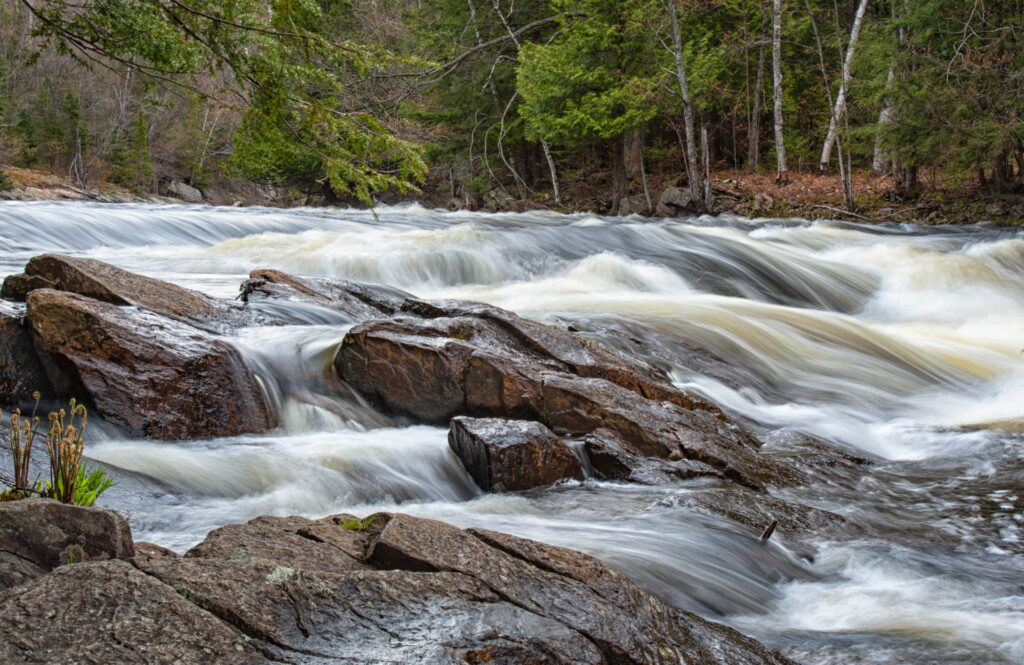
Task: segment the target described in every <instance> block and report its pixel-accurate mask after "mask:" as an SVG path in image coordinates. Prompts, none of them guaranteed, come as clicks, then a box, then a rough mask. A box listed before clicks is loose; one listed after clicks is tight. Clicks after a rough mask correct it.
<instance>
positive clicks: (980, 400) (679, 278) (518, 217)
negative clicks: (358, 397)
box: [0, 203, 1024, 665]
mask: <svg viewBox="0 0 1024 665" xmlns="http://www.w3.org/2000/svg"><path fill="white" fill-rule="evenodd" d="M0 243H2V250H0V276H3V275H6V274H9V273H14V272H20V271H21V269H22V268H23V266H24V264H25V262H26V261H27V260H28V259H29V258H30V257H32V256H34V255H36V254H39V253H43V252H60V253H68V254H74V255H79V256H88V257H93V258H97V259H101V260H104V261H108V262H111V263H114V264H116V265H118V266H121V267H123V268H126V269H128V270H131V271H135V272H139V273H142V274H146V275H150V276H153V277H158V278H161V279H165V280H168V281H171V282H174V283H177V284H180V285H182V286H185V287H188V288H193V289H197V290H200V291H203V292H205V293H208V294H210V295H213V296H217V297H225V298H233V297H235V296H236V295H237V293H238V287H239V284H240V283H241V282H242V281H243V280H244V279H245V277H246V275H247V273H248V272H249V271H250V270H251V269H254V268H262V267H269V268H277V269H280V270H283V271H286V272H291V273H295V274H300V275H310V276H329V277H339V278H345V279H350V280H354V281H362V282H369V283H374V284H384V285H388V286H392V287H397V288H401V289H404V290H407V291H410V292H412V293H414V294H415V295H417V296H420V297H424V298H460V299H470V300H479V301H484V302H487V303H491V304H494V305H498V306H501V307H505V308H507V309H510V310H513V311H515V312H517V313H519V314H521V315H523V316H527V317H530V318H534V319H538V320H540V321H544V322H549V323H554V324H557V325H560V326H565V325H568V324H571V325H572V326H574V328H575V329H578V330H579V331H580V333H581V334H584V335H586V336H588V337H591V338H593V339H596V340H598V341H600V342H602V343H604V344H606V345H607V346H609V347H612V348H616V349H619V350H621V351H626V352H629V353H632V354H634V355H637V356H640V357H642V358H644V359H646V360H648V361H650V362H651V363H653V364H655V365H657V366H659V367H661V368H663V369H665V370H666V371H667V372H668V373H669V375H670V376H671V377H672V379H673V381H674V382H675V383H676V384H677V385H678V386H679V387H681V388H685V389H688V390H691V391H694V392H696V393H699V394H702V395H704V396H707V397H708V398H710V399H711V400H713V401H715V402H716V403H718V404H719V405H721V406H722V408H723V409H724V410H725V411H726V412H728V413H729V414H731V415H733V416H735V417H737V418H741V419H743V420H744V422H748V423H749V424H750V426H751V428H752V429H753V430H754V431H755V432H756V433H757V434H758V435H759V436H760V437H761V438H762V439H763V440H764V441H765V442H766V447H765V450H766V451H767V453H768V454H770V455H772V456H773V457H774V458H776V459H779V460H781V461H783V462H786V463H793V464H797V465H799V464H800V460H801V457H802V456H803V455H805V454H806V452H807V449H806V446H805V445H803V444H802V443H801V442H802V441H806V440H807V438H808V437H812V438H813V439H816V440H819V441H824V442H826V443H827V444H828V445H830V446H834V447H836V448H839V449H842V450H843V451H846V452H848V453H850V454H853V455H858V456H861V457H864V458H867V459H868V460H870V464H867V465H861V466H859V467H858V468H857V469H856V470H855V471H850V470H837V471H834V472H831V473H822V474H819V480H817V481H816V482H814V483H812V484H810V485H808V486H804V487H800V488H796V489H787V490H786V491H785V492H784V493H781V495H782V496H784V497H785V498H789V499H793V500H797V501H801V502H804V503H807V504H809V505H812V506H815V507H818V508H822V509H826V510H830V511H833V512H835V513H838V514H840V515H842V516H843V517H845V518H846V519H847V520H848V522H849V523H850V524H851V530H850V533H849V534H846V535H845V536H843V537H836V536H835V535H833V536H831V537H826V536H822V537H820V538H816V539H815V540H814V542H813V545H814V547H815V548H816V550H817V555H816V556H815V558H814V560H813V562H810V561H806V560H804V559H802V558H800V557H798V556H796V555H795V554H794V553H792V552H789V551H787V550H786V549H785V548H784V547H783V546H781V545H779V544H777V543H774V542H772V541H769V543H768V545H762V544H760V543H758V541H757V537H756V535H757V534H752V533H751V532H750V531H749V530H748V529H746V528H745V527H741V526H739V525H737V524H735V523H732V522H729V521H727V520H725V519H723V518H720V517H714V516H711V515H708V514H704V513H699V512H695V511H692V510H687V509H684V508H680V507H679V506H678V505H675V503H676V502H674V501H673V498H674V497H675V498H678V497H679V496H681V495H684V494H685V493H686V492H687V491H691V490H692V489H693V488H694V487H695V486H699V482H698V481H689V482H682V481H680V482H679V483H678V484H676V485H671V486H660V487H647V486H637V485H627V484H617V483H602V482H595V481H585V482H582V483H569V484H565V485H561V486H558V487H555V488H551V489H547V490H544V491H534V492H528V493H523V494H491V495H486V494H483V493H482V492H481V491H480V490H479V489H478V488H477V487H476V486H475V485H474V484H473V482H472V480H471V479H470V478H469V477H468V475H467V474H466V473H465V471H464V470H463V469H462V467H461V465H460V463H459V462H458V460H457V459H456V458H455V457H454V455H453V454H452V453H451V452H450V451H449V449H448V446H447V442H446V431H445V430H444V429H440V428H435V427H426V426H419V425H405V426H401V427H398V428H393V427H392V428H379V427H374V422H373V419H372V418H369V419H368V418H366V417H365V415H360V414H359V413H358V412H354V413H353V415H352V417H351V418H346V417H344V416H339V415H337V412H338V410H337V409H326V408H324V406H323V404H324V402H323V400H324V399H328V397H327V396H326V392H327V391H326V390H325V389H324V386H325V382H326V381H329V378H327V377H326V373H327V372H328V371H329V369H328V368H329V366H330V361H331V358H332V356H333V352H334V350H335V349H336V348H337V347H338V345H339V344H340V342H341V340H342V338H343V336H344V334H345V332H346V330H347V329H348V328H349V327H350V326H351V325H352V323H353V322H351V321H348V320H346V319H344V318H343V317H341V316H340V315H338V314H336V313H332V312H329V311H326V310H320V309H318V308H315V307H311V306H309V305H300V304H295V305H294V312H292V314H293V316H294V318H295V320H296V325H291V326H281V327H273V328H261V329H247V330H243V331H242V332H240V333H239V334H237V335H236V336H233V337H232V338H231V339H230V340H229V341H230V342H231V343H233V344H235V345H236V346H237V347H238V348H239V349H240V351H241V352H242V354H243V357H244V358H245V359H246V361H247V362H248V363H249V364H250V365H251V366H252V367H253V368H254V370H255V371H256V372H257V374H258V375H259V377H260V379H261V381H262V382H263V384H264V385H265V387H266V390H267V394H268V398H269V399H270V400H271V402H272V403H273V405H274V407H275V408H276V409H277V410H278V413H279V416H280V420H281V426H280V428H279V429H277V430H276V431H274V432H272V433H270V434H268V435H263V436H244V437H235V438H230V439H217V440H210V441H199V442H190V443H182V444H168V443H157V442H151V441H145V440H128V439H125V438H124V437H122V436H119V435H118V434H117V433H116V432H115V431H113V430H112V429H111V428H110V427H105V426H104V425H103V424H102V423H96V424H95V425H94V424H93V423H92V422H90V430H89V432H90V437H89V438H88V439H87V448H86V452H87V455H88V456H89V457H90V458H92V459H93V460H95V461H97V462H100V463H102V464H105V465H107V466H108V467H110V468H111V469H113V471H114V473H115V474H116V475H117V477H118V478H119V480H120V483H119V485H118V486H117V487H115V488H114V489H112V490H111V491H110V492H109V493H108V494H107V495H105V496H104V498H103V500H102V501H101V504H102V505H105V506H108V507H112V508H116V509H119V510H122V511H123V512H124V513H125V514H126V516H127V517H128V518H129V521H130V522H131V524H132V527H133V530H134V533H135V537H136V539H138V540H148V541H152V542H156V543H159V544H161V545H165V546H168V547H171V548H172V549H175V550H177V551H184V550H185V549H187V548H188V547H190V546H192V545H194V544H195V543H197V542H198V541H200V540H201V539H202V538H203V536H204V535H205V533H206V532H207V531H209V530H210V529H213V528H215V527H218V526H221V525H224V524H228V523H232V522H239V521H244V520H248V519H250V518H252V517H255V516H258V515H262V514H277V515H291V514H299V515H306V516H311V517H319V516H323V515H327V514H332V513H339V512H351V513H355V514H358V515H365V514H369V513H371V512H374V511H377V510H395V511H402V512H407V513H411V514H415V515H421V516H426V517H432V518H437V519H442V520H446V521H449V522H452V523H455V524H457V525H460V526H470V525H480V526H486V527H488V528H491V529H496V530H501V531H507V532H510V533H515V534H518V535H522V536H526V537H531V538H535V539H538V540H542V541H545V542H549V543H554V544H559V545H565V546H569V547H573V548H576V549H579V550H583V551H586V552H589V553H592V554H594V555H596V556H598V557H600V558H602V559H604V560H605V561H607V562H609V563H611V564H612V565H614V566H616V567H617V568H618V569H619V570H621V571H622V572H624V573H626V574H627V575H629V576H630V577H631V578H633V579H634V580H635V581H637V582H638V583H639V584H641V585H642V586H643V587H644V588H646V589H647V590H649V591H652V592H655V593H657V594H660V595H661V596H663V597H665V598H667V599H668V600H669V601H671V602H673V603H675V604H677V605H679V606H682V607H685V608H687V609H690V610H693V611H696V612H699V613H701V614H703V615H705V616H708V617H710V618H713V619H715V620H718V621H722V622H724V623H727V624H729V625H732V626H734V627H736V628H738V629H739V630H741V631H742V632H745V633H747V634H750V635H752V636H754V637H756V638H757V639H759V640H761V641H763V642H765V643H767V644H768V645H770V646H772V647H774V648H778V649H781V650H782V651H783V652H784V653H786V654H787V655H789V656H790V657H792V658H794V659H795V660H798V661H800V662H803V663H807V664H809V665H810V664H822V665H824V664H826V663H835V664H844V665H846V664H850V663H931V662H942V663H1019V662H1024V540H1022V538H1024V533H1022V530H1024V445H1022V443H1024V441H1022V439H1024V436H1022V432H1024V235H1022V234H1021V232H1019V231H1017V230H1007V229H997V228H987V227H984V226H980V225H979V226H966V227H934V228H928V227H918V226H908V225H901V226H867V225H859V224H851V223H845V222H834V221H818V222H814V223H811V222H807V221H804V220H779V219H771V220H748V219H743V218H733V217H728V216H721V217H718V218H711V217H705V218H699V219H686V220H648V219H642V218H639V217H630V218H621V219H611V218H601V217H596V216H592V215H584V214H578V215H560V214H555V213H548V212H532V213H526V214H481V213H471V212H457V213H443V212H438V211H431V210H426V209H423V208H421V207H418V206H403V207H384V208H379V209H378V210H377V211H376V217H375V216H374V215H373V214H372V213H370V212H367V211H356V210H333V209H297V210H286V211H282V210H272V209H240V208H208V207H189V206H143V205H124V204H122V205H99V204H81V203H4V204H2V205H0ZM695 349H698V350H701V351H703V352H710V354H713V356H715V357H717V358H718V359H720V360H721V361H722V362H721V363H718V364H716V363H710V364H709V363H707V362H701V363H695V362H692V359H693V358H696V357H701V358H705V357H706V354H696V353H695V352H694V350H695ZM688 361H690V362H688Z"/></svg>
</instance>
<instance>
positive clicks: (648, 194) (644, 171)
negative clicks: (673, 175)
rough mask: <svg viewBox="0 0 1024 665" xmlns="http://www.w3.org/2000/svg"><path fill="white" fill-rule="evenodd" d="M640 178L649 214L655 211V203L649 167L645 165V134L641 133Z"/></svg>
mask: <svg viewBox="0 0 1024 665" xmlns="http://www.w3.org/2000/svg"><path fill="white" fill-rule="evenodd" d="M640 178H641V179H642V180H643V183H644V199H645V200H646V201H647V211H646V212H647V214H648V215H649V214H651V213H652V212H654V204H653V203H651V190H650V188H648V187H647V169H646V168H645V167H644V143H643V134H642V133H641V134H640Z"/></svg>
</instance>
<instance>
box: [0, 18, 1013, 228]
mask: <svg viewBox="0 0 1024 665" xmlns="http://www.w3.org/2000/svg"><path fill="white" fill-rule="evenodd" d="M1022 31H1024V1H1021V0H1015V1H1002V2H982V1H980V0H890V1H883V0H875V1H874V2H871V1H870V0H831V1H829V0H724V1H707V0H683V1H678V0H616V1H612V0H393V1H384V0H239V1H237V2H231V3H221V2H216V1H214V0H103V1H98V2H78V3H76V2H65V1H64V0H3V6H2V9H0V164H4V165H7V166H13V167H24V168H33V169H40V170H43V171H49V172H52V173H57V174H62V175H66V176H67V177H69V178H71V179H72V180H74V181H75V182H78V183H80V184H81V185H83V186H85V185H90V184H91V183H95V182H100V181H106V182H112V183H116V184H119V185H121V186H123V187H126V188H129V189H131V190H133V191H135V192H139V193H145V192H158V191H161V189H162V188H165V187H166V185H167V183H168V182H171V181H174V180H178V181H183V182H185V183H187V184H188V185H190V186H193V187H196V188H198V189H203V190H205V189H207V188H216V187H218V186H221V184H222V183H225V182H229V181H238V180H245V181H251V182H254V183H258V184H261V185H267V186H274V187H277V188H283V189H286V190H289V191H292V192H296V193H299V194H301V195H303V196H305V197H307V198H306V199H304V200H317V201H324V202H327V203H335V202H349V203H362V204H372V203H373V202H375V201H388V200H393V199H394V198H395V197H396V196H397V197H402V196H404V197H406V198H415V197H422V198H424V199H428V200H432V201H439V202H441V204H442V205H444V204H449V205H451V206H452V207H455V206H459V207H483V206H487V205H489V206H492V207H501V206H502V205H503V204H507V203H508V202H512V201H532V202H534V203H537V204H543V205H546V206H549V207H559V206H562V207H566V206H568V207H571V208H590V209H594V210H598V211H601V212H608V213H612V214H614V213H617V212H620V208H621V207H622V205H623V202H624V201H626V202H627V207H628V209H629V210H630V211H637V210H640V211H648V212H649V211H652V210H653V209H654V207H655V203H656V197H657V192H656V191H655V185H654V184H653V183H659V184H664V183H666V182H674V183H676V184H679V185H680V187H681V188H682V189H683V190H684V191H685V193H686V198H687V201H686V202H685V206H686V207H688V209H689V210H691V211H692V212H701V211H703V210H710V209H712V198H713V197H714V189H715V188H714V187H712V184H713V181H714V180H715V178H716V177H718V176H719V175H720V174H722V173H723V172H727V173H729V174H732V175H731V177H733V178H742V177H744V176H745V175H746V174H761V175H763V176H769V177H770V179H765V180H766V181H767V182H774V183H778V184H779V185H783V184H785V183H786V182H788V181H789V180H790V179H791V178H793V177H797V176H802V175H803V176H806V175H819V174H820V175H821V176H822V177H824V178H828V179H829V180H828V182H830V183H837V185H836V186H838V188H839V190H840V191H841V193H842V201H843V207H844V208H845V209H848V210H854V209H856V207H857V205H858V201H859V199H858V194H859V192H858V189H857V187H855V184H854V180H855V178H854V176H855V175H857V176H858V177H861V176H865V175H866V176H869V177H874V178H882V179H884V180H883V182H884V183H885V186H886V189H887V192H888V193H887V196H888V197H890V198H891V199H892V200H896V201H913V200H914V199H915V197H919V196H921V195H922V194H925V193H927V192H929V191H937V190H941V189H943V188H946V187H948V186H949V185H950V183H954V184H955V186H957V187H960V188H961V190H965V191H969V192H971V195H972V196H979V197H981V196H984V197H989V198H990V199H991V198H992V197H1002V198H1003V199H1006V200H1011V202H1012V201H1016V200H1017V199H1016V198H1015V197H1016V196H1017V195H1019V194H1020V193H1021V191H1022V190H1024V51H1022V49H1021V48H1020V42H1021V40H1022V39H1024V34H1022ZM684 183H685V184H684ZM309 197H311V198H309ZM624 211H625V210H624Z"/></svg>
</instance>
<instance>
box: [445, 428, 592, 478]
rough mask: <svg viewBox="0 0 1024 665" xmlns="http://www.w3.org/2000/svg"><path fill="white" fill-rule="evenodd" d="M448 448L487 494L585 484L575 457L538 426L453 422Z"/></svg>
mask: <svg viewBox="0 0 1024 665" xmlns="http://www.w3.org/2000/svg"><path fill="white" fill-rule="evenodd" d="M448 445H449V446H451V449H452V450H453V451H455V454H456V456H458V458H459V459H460V460H461V461H462V465H463V466H465V467H466V471H468V472H469V475H470V476H472V477H473V480H474V481H476V484H477V485H478V486H479V487H480V489H482V490H484V491H488V492H490V491H493V492H506V491H507V492H515V491H518V490H527V489H531V488H533V487H543V486H545V485H551V484H553V483H556V482H558V481H560V480H568V479H573V480H582V479H583V468H582V466H581V465H580V460H579V457H577V456H576V453H574V452H573V451H572V449H571V448H569V446H567V445H566V444H565V443H564V442H563V441H561V440H560V439H559V438H558V437H557V436H555V434H554V433H553V432H552V431H551V430H549V429H548V428H547V427H545V426H544V425H541V424H540V423H537V422H531V421H527V420H504V419H501V418H463V417H459V418H453V419H452V423H451V429H450V430H449V432H448Z"/></svg>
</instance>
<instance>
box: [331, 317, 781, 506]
mask: <svg viewBox="0 0 1024 665" xmlns="http://www.w3.org/2000/svg"><path fill="white" fill-rule="evenodd" d="M402 310H403V312H405V313H407V314H417V315H419V316H421V317H426V318H420V319H417V318H412V317H408V316H406V317H395V318H391V319H385V320H378V321H371V322H367V323H363V324H360V325H358V326H355V327H354V328H353V329H352V330H351V331H350V332H349V334H348V335H347V336H346V337H345V339H344V341H343V342H342V346H341V348H340V350H339V352H338V355H337V357H336V358H335V368H336V370H337V372H338V375H339V376H340V377H341V378H342V379H344V380H345V381H347V382H348V383H349V384H350V385H351V386H352V387H353V388H354V389H355V390H356V391H358V392H360V393H361V394H363V395H364V396H366V397H367V398H368V399H369V400H371V401H372V402H374V403H375V404H377V405H379V406H380V407H382V408H383V409H385V410H387V411H390V412H392V413H396V414H400V415H406V416H411V417H413V418H416V419H417V420H421V421H425V422H428V423H444V422H446V421H447V420H448V419H450V418H451V417H453V416H456V415H467V416H477V417H503V418H514V419H524V420H536V421H538V422H541V423H543V424H545V425H546V426H548V427H549V428H551V429H552V430H554V431H556V432H557V433H565V434H574V435H580V434H588V433H590V432H593V431H594V430H596V429H600V428H606V429H609V430H611V431H613V432H616V433H617V435H618V436H619V438H620V439H621V440H622V441H624V442H626V443H627V444H628V445H629V447H630V452H631V453H632V454H635V455H640V456H647V457H658V458H662V459H667V458H669V457H670V456H673V455H681V457H682V458H685V459H689V460H695V461H697V462H702V463H704V464H707V465H710V466H711V467H714V468H715V469H716V470H717V471H718V472H719V473H721V474H723V475H724V476H725V477H727V478H729V479H730V480H734V481H737V482H740V483H742V484H745V485H748V486H751V487H760V486H763V485H764V484H771V483H786V482H793V481H795V480H797V479H798V474H796V472H794V471H791V470H788V469H786V468H784V467H781V466H779V465H777V464H775V463H773V462H771V461H770V460H767V459H764V458H762V457H761V456H760V455H758V454H757V452H756V451H757V448H758V447H759V442H758V441H757V440H756V439H754V438H753V437H752V436H750V435H749V434H747V433H746V432H744V431H743V430H742V429H740V428H739V427H737V426H735V425H733V424H731V423H729V422H728V421H727V420H726V419H725V417H724V416H723V415H722V414H721V412H720V411H718V410H717V409H715V408H714V407H713V406H712V405H710V404H708V403H707V402H705V401H703V400H701V399H699V398H696V397H694V396H692V395H690V394H688V393H684V392H681V391H678V390H676V389H675V388H673V387H672V386H671V385H669V384H668V382H667V380H664V379H661V377H659V373H658V372H657V371H656V370H654V369H653V368H651V367H649V366H647V365H645V364H643V363H642V362H639V361H637V362H635V363H627V362H626V361H625V360H624V359H623V358H622V357H620V356H617V355H615V354H612V353H611V352H609V351H607V350H605V349H603V348H601V347H599V346H598V345H597V344H595V343H593V342H590V341H589V340H586V339H585V338H582V337H579V336H576V335H573V334H572V333H569V332H566V331H563V330H558V329H556V328H553V327H550V326H545V325H543V324H539V323H535V322H530V321H526V320H525V319H521V318H520V317H517V316H515V315H513V314H511V313H509V312H505V311H503V310H500V309H497V308H494V307H489V306H486V305H479V304H475V303H444V302H442V303H428V302H422V301H415V300H409V301H407V302H406V303H405V304H404V305H403V307H402ZM659 379H661V380H659Z"/></svg>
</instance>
